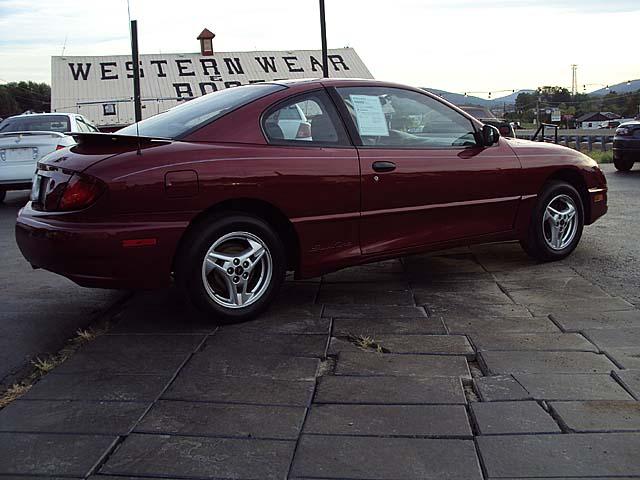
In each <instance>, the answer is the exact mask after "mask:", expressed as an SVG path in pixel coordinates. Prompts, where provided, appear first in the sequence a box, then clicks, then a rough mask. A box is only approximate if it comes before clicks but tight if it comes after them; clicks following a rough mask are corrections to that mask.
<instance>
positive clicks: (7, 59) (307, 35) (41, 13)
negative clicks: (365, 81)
mask: <svg viewBox="0 0 640 480" xmlns="http://www.w3.org/2000/svg"><path fill="white" fill-rule="evenodd" d="M325 2H326V15H327V36H328V44H329V48H340V47H345V46H349V47H353V48H355V49H356V51H357V52H358V54H359V55H360V57H361V58H362V59H363V61H364V63H365V64H366V65H367V67H368V68H369V70H370V71H371V72H372V74H373V76H374V77H375V78H377V79H380V80H389V81H395V82H399V83H405V84H409V85H414V86H425V87H432V88H439V89H443V90H447V91H451V92H459V93H464V92H475V93H477V94H478V96H483V97H485V98H486V97H487V96H488V95H487V94H488V92H492V94H493V97H494V98H495V97H497V96H501V95H506V94H508V93H511V90H518V89H524V88H536V87H538V86H543V85H560V86H565V87H567V88H570V87H571V64H577V65H578V83H579V88H580V90H581V91H582V90H583V85H584V84H587V89H586V90H587V91H592V90H597V89H598V88H601V87H603V86H604V85H609V84H616V83H620V82H626V81H627V80H633V79H637V78H640V60H639V59H638V56H637V53H636V51H637V47H636V46H637V38H638V37H637V32H638V30H639V28H640V0H325ZM130 12H131V18H133V19H137V20H138V31H139V44H140V51H141V53H177V52H196V51H198V50H199V45H198V42H197V41H196V40H195V37H196V36H197V35H198V33H200V31H201V30H202V29H203V28H205V27H206V28H209V29H210V30H212V31H213V32H214V33H215V34H216V38H215V39H214V49H215V50H217V51H220V52H228V51H251V50H294V49H296V50H298V49H316V48H318V49H319V48H320V47H319V45H320V27H319V20H318V1H317V0H270V1H267V0H236V1H232V0H224V1H221V0H180V1H179V2H176V1H166V0H130ZM63 48H64V53H65V55H67V56H71V55H115V54H127V53H129V52H130V43H129V24H128V13H127V1H126V0H100V1H98V0H31V1H27V0H0V83H4V82H9V81H16V80H33V81H39V82H47V83H50V81H51V61H50V57H51V56H52V55H60V54H61V53H62V51H63Z"/></svg>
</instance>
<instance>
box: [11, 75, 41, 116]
mask: <svg viewBox="0 0 640 480" xmlns="http://www.w3.org/2000/svg"><path fill="white" fill-rule="evenodd" d="M50 110H51V87H50V86H49V85H47V84H46V83H36V82H30V81H29V82H11V83H6V84H4V85H0V117H3V118H6V117H9V116H11V115H17V114H20V113H23V112H26V111H32V112H48V111H50Z"/></svg>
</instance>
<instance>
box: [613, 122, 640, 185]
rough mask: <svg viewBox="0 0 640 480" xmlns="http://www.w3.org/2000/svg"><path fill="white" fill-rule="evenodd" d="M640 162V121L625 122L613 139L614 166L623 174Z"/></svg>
mask: <svg viewBox="0 0 640 480" xmlns="http://www.w3.org/2000/svg"><path fill="white" fill-rule="evenodd" d="M639 161H640V121H637V120H634V121H632V122H625V123H623V124H621V125H620V126H619V127H618V128H617V129H616V134H615V136H614V137H613V164H614V165H615V167H616V169H618V170H620V171H621V172H628V171H629V170H631V169H632V168H633V164H634V163H635V162H639Z"/></svg>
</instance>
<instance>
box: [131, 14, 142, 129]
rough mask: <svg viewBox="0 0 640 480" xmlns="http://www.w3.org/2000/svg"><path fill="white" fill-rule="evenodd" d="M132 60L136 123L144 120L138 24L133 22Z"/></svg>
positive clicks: (135, 21)
mask: <svg viewBox="0 0 640 480" xmlns="http://www.w3.org/2000/svg"><path fill="white" fill-rule="evenodd" d="M131 60H132V62H133V105H134V111H135V119H136V123H137V122H139V121H140V120H142V102H141V100H140V60H139V59H138V22H137V20H131Z"/></svg>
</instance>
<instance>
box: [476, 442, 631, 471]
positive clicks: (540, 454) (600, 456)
mask: <svg viewBox="0 0 640 480" xmlns="http://www.w3.org/2000/svg"><path fill="white" fill-rule="evenodd" d="M477 442H478V446H479V448H480V454H481V455H482V459H483V463H484V466H485V468H486V471H487V474H488V477H489V478H504V477H518V478H520V477H522V478H533V477H535V478H537V477H562V476H566V477H579V476H606V475H609V476H622V475H640V457H639V456H638V452H640V434H634V433H609V434H591V435H583V434H568V435H524V436H523V435H508V436H480V437H478V439H477Z"/></svg>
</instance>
